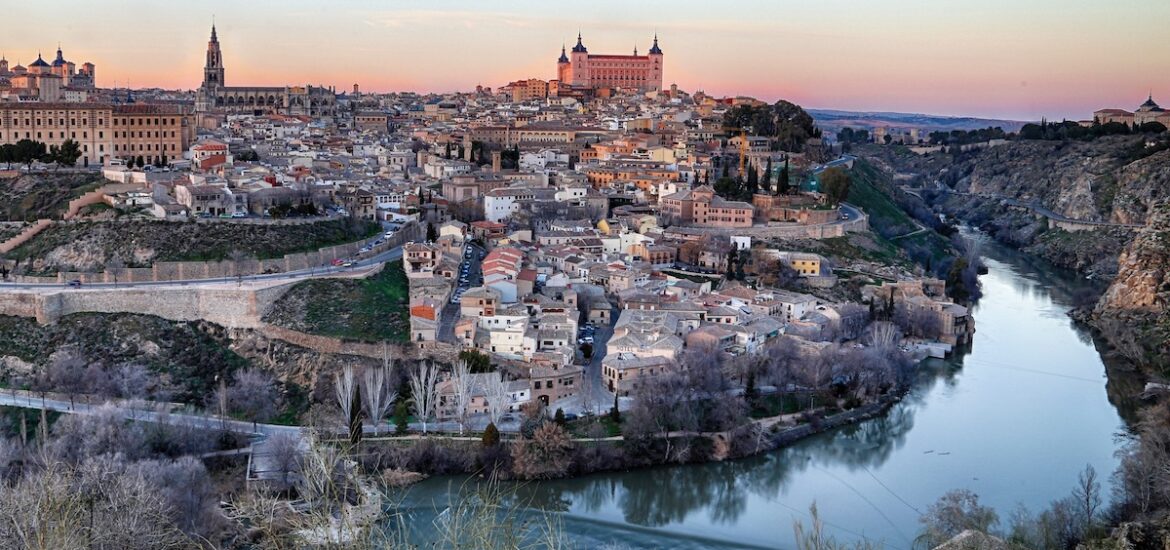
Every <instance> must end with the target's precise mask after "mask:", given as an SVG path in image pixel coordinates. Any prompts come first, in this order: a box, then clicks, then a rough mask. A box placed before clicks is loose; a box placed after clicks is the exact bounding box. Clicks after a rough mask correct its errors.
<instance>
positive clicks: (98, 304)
mask: <svg viewBox="0 0 1170 550" xmlns="http://www.w3.org/2000/svg"><path fill="white" fill-rule="evenodd" d="M293 284H295V283H286V284H282V285H273V286H269V287H264V288H260V289H251V288H230V287H226V288H174V287H159V288H120V289H92V290H91V289H85V290H64V291H57V292H43V291H13V292H5V293H0V315H12V316H19V317H35V318H36V320H37V322H39V323H41V324H49V323H55V322H57V321H58V320H60V319H61V318H62V317H64V316H66V315H72V314H74V313H91V312H92V313H137V314H142V315H154V316H156V317H161V318H163V319H170V320H172V321H199V320H206V321H210V322H212V323H215V324H218V325H222V326H225V327H229V328H256V327H259V326H261V325H263V323H262V322H261V321H260V318H261V316H262V315H263V312H264V311H266V310H267V309H268V308H270V307H272V304H273V303H275V302H276V300H277V299H279V298H280V297H281V296H282V295H284V293H285V292H287V291H288V289H289V288H291V287H292V286H293Z"/></svg>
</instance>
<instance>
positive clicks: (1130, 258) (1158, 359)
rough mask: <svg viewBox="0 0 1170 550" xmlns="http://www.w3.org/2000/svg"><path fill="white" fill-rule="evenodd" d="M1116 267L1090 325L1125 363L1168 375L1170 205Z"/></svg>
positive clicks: (1157, 211)
mask: <svg viewBox="0 0 1170 550" xmlns="http://www.w3.org/2000/svg"><path fill="white" fill-rule="evenodd" d="M1118 265H1119V269H1118V273H1117V277H1116V278H1115V279H1114V280H1113V283H1112V284H1111V285H1110V286H1109V290H1107V291H1106V292H1105V294H1104V295H1103V296H1102V297H1101V300H1100V302H1098V304H1097V308H1096V309H1095V310H1094V312H1093V318H1092V322H1093V324H1094V325H1096V326H1097V327H1098V328H1099V329H1100V330H1101V331H1102V333H1104V334H1105V336H1106V337H1107V338H1108V339H1109V341H1110V342H1111V343H1112V344H1113V345H1114V346H1115V347H1117V349H1118V351H1119V352H1121V353H1122V354H1124V355H1125V356H1126V357H1129V358H1130V359H1132V360H1134V361H1136V362H1138V363H1141V364H1143V365H1146V366H1149V367H1153V368H1155V369H1158V370H1161V371H1163V372H1167V371H1170V203H1162V204H1159V205H1158V206H1156V207H1155V208H1153V209H1152V210H1151V213H1150V216H1149V222H1148V223H1147V225H1146V227H1145V228H1144V229H1142V230H1141V231H1139V232H1138V234H1137V237H1136V238H1134V240H1133V242H1132V243H1130V245H1129V246H1128V247H1127V248H1126V249H1125V251H1124V252H1122V253H1121V257H1120V258H1119V260H1118Z"/></svg>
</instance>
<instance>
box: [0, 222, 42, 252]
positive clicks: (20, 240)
mask: <svg viewBox="0 0 1170 550" xmlns="http://www.w3.org/2000/svg"><path fill="white" fill-rule="evenodd" d="M50 225H53V220H45V219H40V220H37V221H36V222H35V223H33V224H32V225H30V226H28V227H27V228H25V230H24V231H21V232H20V233H19V234H17V235H16V236H15V237H12V238H11V239H8V240H7V241H4V242H2V243H0V254H3V253H6V252H12V250H13V249H15V248H16V247H18V246H20V245H22V244H24V243H25V241H27V240H29V239H31V238H33V237H35V236H36V235H37V233H40V232H41V231H44V230H45V228H46V227H49V226H50Z"/></svg>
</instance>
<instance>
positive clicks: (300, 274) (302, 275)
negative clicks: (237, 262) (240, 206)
mask: <svg viewBox="0 0 1170 550" xmlns="http://www.w3.org/2000/svg"><path fill="white" fill-rule="evenodd" d="M401 257H402V247H401V246H398V247H395V248H391V249H390V250H387V251H385V252H382V253H381V254H377V255H375V256H370V257H368V258H363V259H359V260H357V261H355V262H354V263H353V265H352V266H350V267H343V266H322V267H313V268H310V269H300V270H296V271H283V272H280V273H264V274H259V275H248V276H244V277H217V278H213V279H186V280H177V281H142V282H134V283H86V284H84V285H81V286H78V287H72V286H69V285H68V284H67V283H10V282H0V290H4V289H17V290H19V289H30V290H39V289H57V290H85V289H94V288H100V289H110V288H141V287H157V286H190V285H199V284H220V283H242V282H256V281H282V280H298V279H310V278H313V277H322V276H326V275H337V274H344V273H349V272H351V271H355V270H358V269H361V268H363V267H370V266H373V265H377V264H380V263H383V262H389V261H393V260H397V259H398V258H401Z"/></svg>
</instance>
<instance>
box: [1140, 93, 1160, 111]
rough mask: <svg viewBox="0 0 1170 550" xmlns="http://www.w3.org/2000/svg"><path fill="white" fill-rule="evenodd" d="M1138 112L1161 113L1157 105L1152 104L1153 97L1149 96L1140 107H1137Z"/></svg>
mask: <svg viewBox="0 0 1170 550" xmlns="http://www.w3.org/2000/svg"><path fill="white" fill-rule="evenodd" d="M1138 110H1139V111H1146V112H1149V111H1161V110H1162V108H1161V107H1159V106H1158V104H1157V103H1154V95H1153V94H1150V97H1149V98H1147V99H1146V102H1145V103H1142V105H1141V107H1138Z"/></svg>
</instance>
